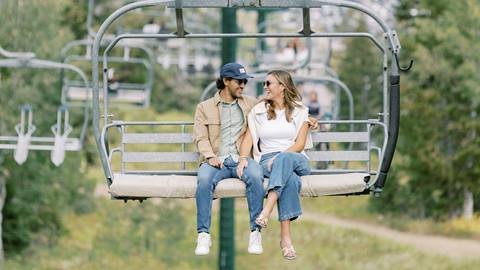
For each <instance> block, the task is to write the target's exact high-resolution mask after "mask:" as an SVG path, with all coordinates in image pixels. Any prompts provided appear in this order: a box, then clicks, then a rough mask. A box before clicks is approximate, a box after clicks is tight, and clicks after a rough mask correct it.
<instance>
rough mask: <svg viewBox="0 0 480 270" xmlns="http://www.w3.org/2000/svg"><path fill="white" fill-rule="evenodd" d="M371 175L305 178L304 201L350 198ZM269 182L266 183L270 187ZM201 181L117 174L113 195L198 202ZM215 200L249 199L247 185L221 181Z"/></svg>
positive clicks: (361, 188)
mask: <svg viewBox="0 0 480 270" xmlns="http://www.w3.org/2000/svg"><path fill="white" fill-rule="evenodd" d="M368 177H369V174H367V173H344V174H323V175H322V174H320V175H306V176H302V177H301V179H302V190H301V196H303V197H318V196H326V195H338V194H350V193H357V192H362V191H364V190H365V189H366V188H367V184H366V182H365V179H368ZM267 183H268V178H266V179H265V181H264V187H265V188H266V187H267ZM196 188H197V177H196V176H191V175H139V174H127V173H124V174H122V173H115V174H114V177H113V183H112V184H111V185H110V194H111V195H112V196H113V197H117V198H127V197H128V198H155V197H159V198H183V199H186V198H195V191H196ZM213 196H214V198H234V197H245V183H244V182H242V181H241V180H239V179H236V178H228V179H224V180H222V181H220V182H219V183H218V185H217V186H216V187H215V192H214V194H213Z"/></svg>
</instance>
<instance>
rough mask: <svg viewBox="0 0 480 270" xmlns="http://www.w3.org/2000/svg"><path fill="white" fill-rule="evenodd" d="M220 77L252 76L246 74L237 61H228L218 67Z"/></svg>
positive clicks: (240, 78)
mask: <svg viewBox="0 0 480 270" xmlns="http://www.w3.org/2000/svg"><path fill="white" fill-rule="evenodd" d="M220 78H222V79H223V78H233V79H239V80H243V79H247V78H253V77H252V76H250V75H248V74H247V71H246V70H245V68H244V67H243V66H242V65H240V64H238V63H228V64H225V65H223V67H222V68H221V69H220Z"/></svg>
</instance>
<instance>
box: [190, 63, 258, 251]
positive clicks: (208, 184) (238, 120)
mask: <svg viewBox="0 0 480 270" xmlns="http://www.w3.org/2000/svg"><path fill="white" fill-rule="evenodd" d="M248 78H252V77H251V76H250V75H248V74H247V72H246V71H245V68H244V67H243V66H242V65H240V64H237V63H228V64H226V65H224V66H223V67H222V68H221V70H220V77H219V78H218V79H217V88H218V89H219V91H218V92H217V93H216V94H215V96H214V97H212V98H210V99H208V100H206V101H203V102H202V103H200V104H199V105H198V106H197V109H196V112H195V121H194V130H193V137H194V142H195V144H196V145H197V148H198V151H199V152H200V155H201V158H202V161H204V162H203V163H202V164H201V166H200V168H199V169H198V185H197V192H196V202H197V232H198V239H197V247H196V249H195V254H196V255H207V254H208V253H209V252H210V246H211V238H210V222H211V212H212V199H213V191H214V189H215V186H216V185H217V184H218V182H219V181H221V180H222V179H225V178H231V177H232V178H238V176H237V173H236V170H237V164H238V161H239V159H241V158H247V157H240V156H239V152H238V149H240V143H241V142H242V139H243V134H244V133H245V131H246V123H247V121H246V117H247V115H248V113H249V112H250V109H251V108H252V107H253V106H254V105H255V104H256V103H257V101H256V99H255V98H253V97H248V96H243V95H242V92H243V88H244V87H245V84H246V83H247V79H248ZM205 161H206V162H205ZM241 180H242V181H243V182H245V184H246V194H247V202H248V210H249V212H250V230H251V233H250V237H249V243H248V252H249V253H252V254H261V253H262V252H263V249H262V239H261V234H260V226H258V225H257V224H255V219H256V218H257V216H258V215H259V214H260V212H261V211H262V207H263V198H264V196H265V191H264V189H263V171H262V168H261V167H260V165H259V164H258V163H257V162H256V161H254V160H253V159H249V160H248V165H247V168H246V169H245V171H244V174H243V175H242V177H241Z"/></svg>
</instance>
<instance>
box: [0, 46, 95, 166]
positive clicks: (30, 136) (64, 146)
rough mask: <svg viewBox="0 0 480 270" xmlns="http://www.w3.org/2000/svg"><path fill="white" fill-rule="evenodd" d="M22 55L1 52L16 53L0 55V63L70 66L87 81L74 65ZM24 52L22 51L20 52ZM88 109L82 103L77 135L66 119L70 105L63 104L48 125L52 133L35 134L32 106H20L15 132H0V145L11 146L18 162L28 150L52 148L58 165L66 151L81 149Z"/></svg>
mask: <svg viewBox="0 0 480 270" xmlns="http://www.w3.org/2000/svg"><path fill="white" fill-rule="evenodd" d="M21 55H22V54H15V55H11V54H4V56H7V57H8V56H16V57H15V58H10V59H0V67H3V68H17V69H18V68H35V69H60V70H62V69H63V70H70V71H73V72H75V73H76V74H77V75H79V76H80V77H81V79H82V81H83V84H84V85H87V84H88V81H87V78H86V76H85V74H84V73H83V72H82V71H81V70H80V69H79V68H77V67H75V66H73V65H68V64H64V63H58V62H52V61H48V60H40V59H34V58H33V57H32V56H33V54H30V55H28V57H19V56H21ZM25 55H26V54H23V56H25ZM88 110H89V107H88V106H86V105H85V106H84V109H83V125H82V127H81V132H80V135H79V136H78V137H71V136H70V134H71V132H72V130H73V128H72V126H71V125H70V122H69V108H68V107H67V106H65V105H63V104H62V105H61V106H60V107H59V109H58V110H57V117H56V122H55V123H54V124H53V125H52V126H51V132H52V134H53V136H34V133H35V131H37V128H36V126H35V125H34V117H33V116H34V114H33V113H34V110H33V108H32V106H31V105H29V104H24V105H23V106H21V108H20V123H18V124H17V125H16V126H15V132H16V135H5V136H0V149H4V150H13V151H14V159H15V161H16V162H17V163H18V164H20V165H21V164H23V163H24V162H25V161H26V160H27V157H28V152H29V151H30V150H40V151H51V160H52V162H53V164H54V165H55V166H60V165H61V164H62V163H63V161H64V159H65V152H66V151H80V150H81V149H82V147H83V143H84V141H85V135H86V132H87V127H88V118H89V111H88Z"/></svg>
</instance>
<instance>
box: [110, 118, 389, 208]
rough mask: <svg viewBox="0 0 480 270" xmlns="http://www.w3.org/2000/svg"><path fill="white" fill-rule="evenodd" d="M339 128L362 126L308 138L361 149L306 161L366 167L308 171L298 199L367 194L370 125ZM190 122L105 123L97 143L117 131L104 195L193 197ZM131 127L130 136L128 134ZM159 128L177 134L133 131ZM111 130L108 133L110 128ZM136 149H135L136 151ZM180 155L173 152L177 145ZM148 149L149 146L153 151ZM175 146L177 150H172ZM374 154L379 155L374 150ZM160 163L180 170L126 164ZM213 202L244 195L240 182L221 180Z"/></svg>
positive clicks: (313, 153) (314, 156) (324, 154)
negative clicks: (115, 164)
mask: <svg viewBox="0 0 480 270" xmlns="http://www.w3.org/2000/svg"><path fill="white" fill-rule="evenodd" d="M336 122H337V123H340V124H344V125H345V124H348V123H356V124H357V125H361V126H363V127H364V129H365V131H340V132H339V131H320V132H314V133H313V134H312V140H313V142H314V143H325V142H327V143H328V142H342V143H350V142H351V143H357V144H358V146H362V147H363V148H364V149H358V148H356V149H355V150H350V149H346V150H340V149H337V150H333V151H318V150H315V149H311V150H308V151H307V152H306V153H307V155H308V156H309V158H310V161H311V162H313V163H315V162H329V161H339V162H348V161H356V162H360V163H364V164H366V165H367V167H365V168H357V169H328V168H327V169H312V174H311V175H306V176H302V177H301V181H302V189H301V196H303V197H318V196H328V195H345V194H358V193H363V192H367V191H368V190H369V184H370V183H371V176H372V175H374V174H376V172H375V171H374V170H371V169H370V160H371V151H372V150H374V149H375V147H373V146H372V145H371V143H369V142H370V140H371V134H370V130H371V128H372V125H375V123H376V122H375V121H373V122H372V121H357V122H355V121H353V122H352V121H336ZM191 125H192V123H186V122H180V123H174V122H170V123H169V122H121V121H119V122H115V123H112V124H109V125H107V126H106V127H105V128H104V130H103V132H102V140H103V141H104V140H105V139H106V137H105V136H106V134H107V131H108V129H110V128H115V130H117V131H119V132H120V136H121V139H120V145H118V146H117V147H115V148H111V149H110V151H109V155H108V156H109V160H110V161H109V162H110V163H111V162H112V158H113V155H114V154H115V153H118V154H119V155H120V164H121V170H115V171H112V174H111V175H112V177H111V179H110V180H111V181H110V182H109V184H110V185H109V192H110V194H111V195H112V197H113V198H116V199H135V198H138V199H145V198H194V197H195V192H196V188H197V176H196V173H197V172H196V171H191V170H190V171H189V170H186V167H185V165H186V163H189V164H191V163H196V162H197V161H198V158H199V153H198V152H188V151H186V149H187V146H188V145H190V147H188V148H189V149H191V146H192V144H193V138H192V134H190V133H188V132H185V128H186V127H187V126H191ZM132 126H135V127H136V130H135V132H132V131H127V130H128V129H130V127H132ZM154 126H163V127H167V128H169V129H172V128H177V129H178V128H181V129H182V130H183V132H181V133H169V132H171V131H169V132H168V133H167V132H157V133H145V132H139V130H138V128H140V127H143V128H147V129H148V128H153V127H154ZM112 131H113V130H112ZM166 144H167V145H171V147H168V148H164V149H165V150H164V151H158V150H157V151H155V152H152V150H153V149H151V148H149V147H147V148H148V150H149V151H147V152H141V151H139V149H140V148H138V147H139V146H140V145H144V146H143V149H146V148H145V147H146V146H148V145H152V147H153V146H155V147H158V146H161V145H166ZM135 146H136V147H135ZM180 146H181V147H182V149H183V150H182V151H181V152H178V147H180ZM155 147H153V148H155ZM174 148H176V149H177V150H173V149H174ZM378 155H379V156H380V155H381V151H380V150H378ZM132 163H136V164H144V165H146V164H161V163H180V164H183V165H182V169H181V170H178V171H144V170H138V169H134V167H132V166H130V165H128V164H132ZM267 184H268V179H265V181H264V186H265V188H266V187H267ZM214 197H215V198H229V197H245V184H244V183H243V182H242V181H241V180H239V179H235V178H229V179H224V180H222V181H220V183H219V184H218V185H217V186H216V188H215V192H214Z"/></svg>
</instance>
